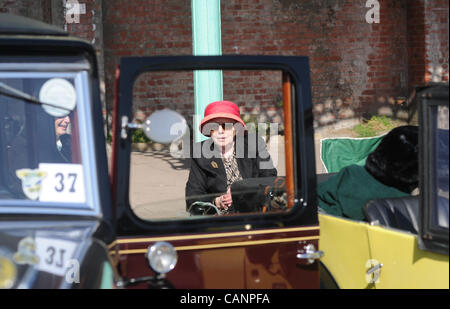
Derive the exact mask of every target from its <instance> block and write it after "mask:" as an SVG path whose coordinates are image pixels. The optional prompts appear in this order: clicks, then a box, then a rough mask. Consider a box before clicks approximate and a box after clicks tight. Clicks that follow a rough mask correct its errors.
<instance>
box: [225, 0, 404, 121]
mask: <svg viewBox="0 0 450 309" xmlns="http://www.w3.org/2000/svg"><path fill="white" fill-rule="evenodd" d="M380 4H381V14H380V16H381V22H380V24H368V23H367V22H366V20H365V15H366V12H367V10H368V8H366V7H365V1H328V2H327V4H325V2H319V1H289V0H284V1H272V0H248V1H223V2H222V42H223V47H222V49H223V53H224V54H231V53H242V54H265V55H268V54H269V55H304V56H309V57H310V65H311V80H312V91H313V103H314V105H315V116H316V117H315V119H316V121H317V122H318V123H320V124H326V123H329V122H331V121H334V120H336V119H342V118H349V117H353V116H354V115H355V114H361V112H376V111H377V108H378V107H379V106H380V104H383V103H387V102H388V101H389V100H390V99H391V98H393V97H396V96H399V95H405V94H406V88H407V57H406V55H407V40H406V1H404V0H382V1H380ZM273 100H276V96H274V97H273ZM257 101H258V100H254V101H253V102H257Z"/></svg>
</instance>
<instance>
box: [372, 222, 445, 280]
mask: <svg viewBox="0 0 450 309" xmlns="http://www.w3.org/2000/svg"><path fill="white" fill-rule="evenodd" d="M367 229H368V233H369V239H370V250H371V253H372V259H373V260H376V261H379V263H382V264H383V267H382V268H381V272H380V274H379V280H378V282H376V283H375V286H376V288H383V289H393V288H405V289H448V288H449V259H448V255H444V254H438V253H434V252H431V251H426V250H420V249H419V247H418V238H417V235H414V234H411V233H408V232H404V231H400V230H395V229H389V228H385V227H381V226H370V225H368V227H367Z"/></svg>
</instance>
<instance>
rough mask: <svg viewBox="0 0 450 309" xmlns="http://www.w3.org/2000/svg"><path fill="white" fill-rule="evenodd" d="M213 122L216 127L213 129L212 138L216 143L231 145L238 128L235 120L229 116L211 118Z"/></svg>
mask: <svg viewBox="0 0 450 309" xmlns="http://www.w3.org/2000/svg"><path fill="white" fill-rule="evenodd" d="M211 123H212V124H214V125H213V127H215V129H213V130H212V131H211V138H212V139H213V141H214V144H216V145H217V146H222V147H225V146H227V145H230V144H231V143H232V142H233V140H234V135H235V134H236V129H235V128H234V123H235V121H234V120H231V119H228V118H216V119H213V120H211Z"/></svg>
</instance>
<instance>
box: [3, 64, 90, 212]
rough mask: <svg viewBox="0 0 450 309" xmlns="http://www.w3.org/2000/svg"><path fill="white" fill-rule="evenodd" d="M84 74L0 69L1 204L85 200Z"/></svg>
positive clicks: (54, 204) (33, 203) (59, 203)
mask: <svg viewBox="0 0 450 309" xmlns="http://www.w3.org/2000/svg"><path fill="white" fill-rule="evenodd" d="M82 80H83V74H82V73H80V72H42V71H41V72H7V71H6V72H5V71H0V115H1V117H0V208H1V207H2V205H3V206H8V205H12V204H14V203H17V201H24V202H25V201H27V202H25V204H24V205H28V206H33V205H36V203H37V205H39V204H41V203H47V204H49V203H50V204H53V206H54V207H60V206H61V205H63V206H64V205H66V206H67V205H73V204H85V203H86V202H87V201H86V196H87V195H86V185H85V174H86V167H85V165H84V164H83V160H82V151H81V148H82V147H81V146H80V145H81V144H82V143H80V140H82V139H80V126H79V123H81V121H80V113H79V105H80V104H81V103H80V102H82V100H83V98H82V97H83V95H82V93H83V91H81V88H82V84H83V81H82ZM21 205H22V204H21Z"/></svg>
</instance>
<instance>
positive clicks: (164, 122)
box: [143, 109, 188, 144]
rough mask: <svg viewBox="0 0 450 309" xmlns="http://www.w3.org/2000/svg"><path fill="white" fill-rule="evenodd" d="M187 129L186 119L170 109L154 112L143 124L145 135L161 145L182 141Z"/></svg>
mask: <svg viewBox="0 0 450 309" xmlns="http://www.w3.org/2000/svg"><path fill="white" fill-rule="evenodd" d="M187 129H188V125H187V123H186V119H184V117H183V116H182V115H180V114H179V113H177V112H175V111H173V110H170V109H163V110H159V111H156V112H154V113H153V114H151V115H150V116H148V118H147V119H146V120H145V121H144V123H143V131H144V133H145V135H147V137H148V138H149V139H151V140H153V141H155V142H158V143H161V144H170V143H172V142H174V141H176V140H178V139H180V138H181V137H182V136H183V135H184V134H185V133H186V131H187Z"/></svg>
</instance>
